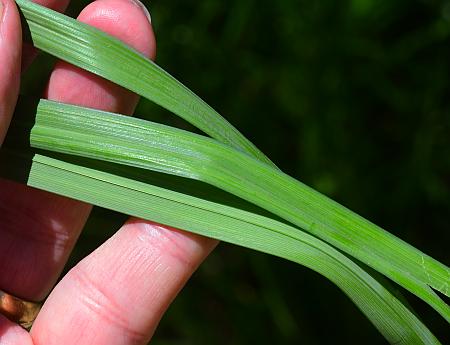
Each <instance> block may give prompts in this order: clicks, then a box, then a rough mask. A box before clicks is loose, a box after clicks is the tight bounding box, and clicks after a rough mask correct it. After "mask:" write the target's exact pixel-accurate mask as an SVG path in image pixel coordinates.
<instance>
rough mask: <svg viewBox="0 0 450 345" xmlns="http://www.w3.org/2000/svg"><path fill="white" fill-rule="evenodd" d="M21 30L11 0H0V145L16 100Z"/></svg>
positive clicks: (15, 9) (18, 80)
mask: <svg viewBox="0 0 450 345" xmlns="http://www.w3.org/2000/svg"><path fill="white" fill-rule="evenodd" d="M21 53H22V32H21V27H20V17H19V13H18V11H17V8H16V5H15V3H14V1H12V0H0V66H1V68H0V146H1V144H2V143H3V139H4V138H5V135H6V131H7V129H8V127H9V123H10V121H11V116H12V113H13V112H14V108H15V106H16V102H17V96H18V94H19V82H20V79H19V78H20V57H21Z"/></svg>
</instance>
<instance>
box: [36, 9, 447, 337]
mask: <svg viewBox="0 0 450 345" xmlns="http://www.w3.org/2000/svg"><path fill="white" fill-rule="evenodd" d="M88 2H89V1H84V0H73V1H72V5H71V8H70V11H69V12H70V13H71V14H73V15H75V14H76V13H78V12H79V11H80V10H81V9H82V8H83V7H84V6H85V5H86V3H88ZM146 5H147V6H148V7H149V8H150V10H151V13H152V18H153V25H154V29H155V32H156V35H157V39H158V59H157V62H158V64H160V65H161V66H162V67H163V68H165V69H166V70H168V71H169V72H170V73H172V74H173V75H174V76H175V77H177V79H179V80H180V81H182V82H183V83H185V84H186V85H187V86H188V87H190V88H191V89H192V90H194V91H195V92H196V93H197V94H199V95H200V96H201V97H202V98H204V99H205V100H206V101H207V102H208V103H209V104H210V105H212V106H213V107H215V108H216V109H217V110H218V111H219V112H220V113H221V114H223V115H224V116H225V117H226V118H227V119H229V120H230V122H231V123H233V124H234V125H235V126H236V127H237V128H239V129H240V130H241V131H242V132H243V133H244V134H245V135H246V136H247V137H248V138H249V139H251V140H252V141H253V142H254V143H255V144H256V145H257V146H259V147H260V148H261V149H262V150H263V151H264V152H265V153H267V154H268V156H269V157H271V159H272V160H273V161H274V162H276V163H277V164H278V165H279V166H280V167H281V168H282V169H283V170H284V171H286V172H287V173H289V174H291V175H292V176H294V177H296V178H298V179H300V180H302V181H303V182H306V183H307V184H309V185H311V186H313V187H314V188H316V189H318V190H320V191H322V192H323V193H325V194H327V195H329V196H331V197H332V198H334V199H336V200H337V201H339V202H340V203H342V204H344V205H346V206H348V207H349V208H351V209H353V210H355V211H356V212H358V213H360V214H361V215H363V216H364V217H366V218H368V219H370V220H372V221H373V222H375V223H377V224H378V225H381V226H382V227H384V228H386V229H387V230H389V231H391V232H393V233H394V234H396V235H397V236H399V237H401V238H403V239H405V240H406V241H408V242H409V243H411V244H412V245H414V246H416V247H418V248H420V249H422V250H423V251H425V252H426V253H428V254H430V255H432V256H433V257H435V258H436V259H438V260H440V261H442V262H444V263H446V264H449V261H450V260H449V254H448V244H449V243H450V241H449V240H450V236H449V224H450V222H449V219H450V140H449V137H450V1H438V0H420V1H419V0H408V1H405V0H396V1H392V0H378V1H375V0H352V1H350V0H347V1H336V0H334V1H331V0H321V1H303V0H280V1H266V0H260V1H256V0H229V1H219V0H203V1H186V0H172V1H156V0H155V1H152V2H150V3H147V4H146ZM48 61H51V60H48V59H45V58H41V64H44V65H45V64H47V65H48V64H49V62H48ZM36 73H38V72H36V70H35V72H34V74H32V75H31V80H36V79H39V77H40V76H39V75H38V74H36ZM28 78H30V76H29V77H28ZM35 84H36V83H35ZM35 87H36V86H35ZM137 115H138V116H145V117H146V118H147V119H151V120H153V121H159V122H164V123H168V124H171V125H176V126H179V127H183V128H190V127H189V126H187V125H186V124H185V123H183V122H182V121H181V120H179V119H177V118H175V117H174V116H172V115H170V114H168V113H167V112H166V111H164V110H163V109H160V108H159V107H157V106H155V105H153V104H151V103H149V102H146V101H142V102H141V103H140V105H139V107H138V110H137ZM124 219H125V218H124V216H122V215H117V214H112V213H111V212H109V211H106V210H101V209H96V211H95V212H94V214H93V216H92V217H91V219H90V222H89V225H88V226H87V227H86V231H85V232H84V234H83V236H82V237H81V239H80V243H79V246H78V247H77V249H76V251H75V253H74V256H73V257H72V264H73V263H75V262H76V261H78V260H79V259H80V258H81V257H83V255H86V254H87V253H88V252H90V251H91V250H93V249H94V248H95V247H96V246H97V245H98V244H99V243H101V242H102V241H104V240H105V238H107V236H108V235H109V234H111V233H112V232H113V231H114V230H116V229H117V227H118V225H119V224H120V222H122V221H123V220H124ZM407 297H408V299H409V301H410V302H411V304H412V305H413V306H414V307H415V308H416V310H417V311H418V312H419V315H421V316H422V318H423V319H424V321H425V323H426V324H427V325H429V327H430V328H431V329H432V330H433V331H434V332H435V334H436V335H437V336H438V337H440V338H441V340H443V341H444V340H445V336H446V332H448V325H447V324H446V323H445V321H443V320H442V319H441V318H439V317H438V316H437V315H436V313H434V312H433V311H431V310H430V309H429V308H428V307H426V306H425V305H424V304H423V303H421V302H420V301H418V300H417V299H415V298H414V297H412V296H409V295H408V296H407ZM444 342H445V341H444ZM253 343H261V344H266V343H267V344H297V343H303V344H326V343H345V344H360V343H361V344H362V343H364V344H384V340H383V338H382V337H381V336H380V335H379V334H378V332H377V331H376V330H375V329H374V328H373V326H372V325H371V324H370V323H369V322H368V321H367V320H366V319H365V318H364V316H362V314H361V313H359V311H358V310H357V309H356V308H355V306H353V304H352V303H351V302H350V301H349V300H348V298H347V297H346V296H344V295H343V294H342V293H341V292H340V291H339V290H338V289H337V288H335V287H334V286H333V285H332V284H330V283H329V282H327V281H326V280H324V279H322V278H321V277H320V276H319V275H317V274H315V273H313V272H310V271H308V270H306V269H304V268H302V267H298V266H296V265H294V264H291V263H288V262H284V261H282V260H280V259H277V258H271V257H268V256H265V255H262V254H258V253H253V252H250V251H248V250H244V249H241V248H237V247H232V246H229V245H226V244H222V245H221V246H220V247H219V248H218V249H217V250H216V251H215V252H214V253H213V254H212V255H211V256H210V258H209V259H208V260H207V262H206V263H205V264H204V265H203V266H202V267H201V268H200V270H199V271H198V272H197V273H196V274H195V276H194V277H193V279H192V281H191V282H190V283H189V284H188V286H187V287H186V289H185V290H183V292H182V293H181V295H180V296H179V298H178V299H177V300H176V301H175V302H174V304H173V306H172V307H171V308H170V310H169V312H168V314H167V315H166V316H165V318H164V319H163V320H162V323H161V326H160V328H159V330H158V332H157V333H156V335H155V338H154V341H153V344H158V345H169V344H253Z"/></svg>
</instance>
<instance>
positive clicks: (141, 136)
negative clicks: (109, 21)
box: [31, 101, 450, 321]
mask: <svg viewBox="0 0 450 345" xmlns="http://www.w3.org/2000/svg"><path fill="white" fill-rule="evenodd" d="M31 143H32V145H33V146H35V147H38V148H43V149H48V150H54V151H59V152H63V153H69V154H76V155H81V156H86V157H90V158H95V159H102V160H106V161H111V162H115V163H121V164H127V165H131V166H135V167H139V168H145V169H150V170H155V171H160V172H165V173H169V174H174V175H179V176H183V177H188V178H193V179H198V180H201V181H204V182H207V183H210V184H212V185H214V186H216V187H219V188H222V189H224V190H226V191H228V192H230V193H232V194H235V195H237V196H239V197H241V198H243V199H245V200H247V201H250V202H252V203H254V204H256V205H258V206H260V207H262V208H264V209H266V210H268V211H270V212H272V213H274V214H276V215H278V216H280V217H282V218H283V219H286V220H288V221H289V222H292V223H293V224H295V225H297V226H298V227H300V228H302V229H304V230H306V231H308V232H310V233H312V234H314V235H315V236H317V237H318V238H322V239H323V240H325V241H327V242H328V243H330V244H332V245H334V246H336V247H337V248H340V249H341V250H343V251H345V252H346V253H348V254H350V255H352V256H354V257H356V258H357V259H359V260H361V261H362V262H364V263H366V264H367V265H369V266H371V267H373V268H374V269H376V270H378V271H379V272H381V273H383V274H385V275H386V276H387V277H389V278H391V279H392V280H394V281H395V282H397V283H398V284H400V285H402V286H403V287H405V288H406V289H408V290H409V291H411V292H412V293H414V294H416V295H417V296H419V297H420V298H422V299H423V300H424V301H426V302H427V303H429V304H430V305H431V306H432V307H433V308H435V309H436V310H437V311H438V312H439V313H440V314H441V315H442V316H443V317H444V318H446V320H447V321H450V309H449V307H448V305H447V304H445V303H444V302H443V301H442V300H441V299H440V298H439V296H437V295H436V294H435V293H434V292H433V291H432V290H431V289H430V287H429V286H431V287H433V288H435V289H437V290H439V291H442V292H443V293H444V294H448V289H447V286H448V283H449V269H448V268H447V267H446V266H445V265H443V264H441V263H439V262H438V261H436V260H434V259H433V258H431V257H429V256H427V255H426V254H424V253H422V252H420V251H419V250H417V249H415V248H414V247H412V246H410V245H409V244H407V243H405V242H404V241H402V240H400V239H398V238H396V237H395V236H394V235H392V234H390V233H388V232H386V231H385V230H383V229H381V228H379V227H378V226H376V225H375V224H372V223H370V222H369V221H367V220H365V219H364V218H362V217H360V216H358V215H357V214H355V213H354V212H352V211H350V210H348V209H346V208H345V207H343V206H341V205H339V204H337V203H336V202H334V201H332V200H330V199H329V198H327V197H326V196H324V195H322V194H320V193H318V192H316V191H314V190H313V189H311V188H309V187H308V186H306V185H304V184H302V183H300V182H298V181H296V180H295V179H293V178H291V177H289V176H288V175H285V174H283V173H282V172H280V171H279V170H278V169H275V168H272V167H270V166H268V165H266V164H263V163H261V162H259V161H257V160H255V159H253V158H251V157H249V156H248V155H245V154H242V153H240V152H238V151H236V150H234V149H232V148H230V147H228V146H225V145H223V144H221V143H218V142H216V141H214V140H213V139H210V138H206V137H202V136H199V135H195V134H192V133H189V132H186V131H181V130H178V129H174V128H170V127H167V126H164V125H159V124H155V123H151V122H147V121H143V120H140V119H133V118H129V117H124V116H118V115H116V114H108V113H105V112H99V111H95V110H87V109H83V108H79V107H74V106H69V105H61V104H57V103H54V102H49V101H41V104H40V106H39V108H38V115H37V122H36V125H35V127H34V128H33V130H32V133H31Z"/></svg>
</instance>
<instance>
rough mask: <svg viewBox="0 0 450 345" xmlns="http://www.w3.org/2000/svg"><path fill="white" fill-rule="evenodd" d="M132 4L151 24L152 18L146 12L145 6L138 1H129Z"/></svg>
mask: <svg viewBox="0 0 450 345" xmlns="http://www.w3.org/2000/svg"><path fill="white" fill-rule="evenodd" d="M131 2H132V3H134V4H135V5H136V6H137V7H139V8H140V9H141V10H142V11H143V12H144V14H145V16H146V17H147V19H148V21H149V23H150V24H151V23H152V16H151V15H150V12H149V11H148V9H147V7H145V5H144V4H143V3H142V2H140V1H139V0H131Z"/></svg>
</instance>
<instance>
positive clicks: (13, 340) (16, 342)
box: [0, 315, 33, 345]
mask: <svg viewBox="0 0 450 345" xmlns="http://www.w3.org/2000/svg"><path fill="white" fill-rule="evenodd" d="M0 344H1V345H33V342H32V340H31V337H30V334H29V333H28V332H27V331H25V330H24V329H23V328H22V327H20V326H19V325H17V324H15V323H13V322H11V321H9V320H8V319H7V318H6V317H4V316H3V315H0Z"/></svg>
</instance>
